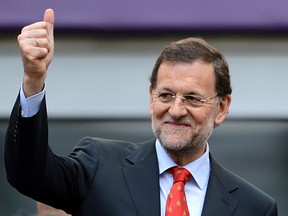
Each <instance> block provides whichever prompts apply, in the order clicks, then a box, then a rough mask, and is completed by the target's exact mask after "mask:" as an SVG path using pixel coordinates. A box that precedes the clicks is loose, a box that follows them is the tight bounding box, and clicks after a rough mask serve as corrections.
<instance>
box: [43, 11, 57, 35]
mask: <svg viewBox="0 0 288 216" xmlns="http://www.w3.org/2000/svg"><path fill="white" fill-rule="evenodd" d="M54 20H55V15H54V11H53V9H51V8H49V9H47V10H46V11H45V13H44V17H43V21H44V22H46V23H47V25H48V29H47V30H48V33H49V35H50V37H52V38H53V32H54Z"/></svg>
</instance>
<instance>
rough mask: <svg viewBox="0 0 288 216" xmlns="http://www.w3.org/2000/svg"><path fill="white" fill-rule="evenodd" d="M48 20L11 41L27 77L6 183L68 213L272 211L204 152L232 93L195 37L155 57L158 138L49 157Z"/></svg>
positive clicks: (221, 67) (85, 146)
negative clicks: (46, 80) (46, 78)
mask: <svg viewBox="0 0 288 216" xmlns="http://www.w3.org/2000/svg"><path fill="white" fill-rule="evenodd" d="M53 24H54V12H53V10H51V9H48V10H46V12H45V14H44V21H43V22H37V23H34V24H32V25H29V26H26V27H24V28H23V30H22V32H21V34H20V35H19V36H18V42H19V45H20V48H21V51H22V58H23V64H24V79H23V86H22V88H21V91H20V94H19V97H18V99H17V101H16V103H15V106H14V108H13V111H12V114H11V118H10V124H9V127H8V130H7V135H6V150H5V162H6V170H7V177H8V180H9V182H10V184H11V185H12V186H14V187H16V188H17V189H18V190H19V191H20V192H21V193H23V194H25V195H27V196H30V197H32V198H33V199H36V200H38V201H40V202H43V203H46V204H48V205H51V206H53V207H55V208H58V209H63V210H65V211H66V212H67V213H70V214H72V215H73V216H90V215H91V216H92V215H93V216H95V215H101V216H104V215H107V216H108V215H109V216H114V215H115V216H116V215H118V216H124V215H125V216H132V215H133V216H134V215H150V216H159V215H161V216H164V215H166V216H168V215H171V216H172V215H177V214H174V213H175V212H178V210H179V212H180V211H181V213H179V214H178V215H190V216H192V215H193V216H194V215H197V216H199V215H203V216H208V215H213V216H229V215H230V216H232V215H234V216H243V215H245V216H264V215H266V216H272V215H273V216H275V215H277V206H276V202H275V201H274V200H273V199H272V198H270V197H269V196H268V195H266V194H264V193H263V192H261V191H260V190H258V189H256V188H255V187H253V186H252V185H250V184H249V183H247V182H246V181H244V180H242V179H241V178H239V177H237V176H236V175H234V174H232V173H231V172H229V171H227V170H226V169H224V168H223V167H221V166H220V165H219V164H218V163H217V162H216V161H215V159H214V158H213V157H212V156H211V154H210V153H209V145H208V144H207V141H208V138H209V137H210V135H211V133H212V131H213V128H214V127H215V126H217V125H219V124H221V123H222V122H223V121H224V119H225V117H226V116H227V114H228V110H229V106H230V102H231V92H232V90H231V86H230V76H229V69H228V65H227V63H226V61H225V59H224V57H223V56H222V54H221V53H220V52H219V51H218V50H216V49H215V48H213V47H212V46H210V45H209V44H207V43H206V42H205V41H203V40H201V39H197V38H188V39H185V40H181V41H178V42H174V43H171V44H170V45H169V46H167V47H166V48H165V49H164V50H163V52H162V53H161V55H160V56H159V58H158V60H157V61H156V64H155V67H154V69H153V72H152V75H151V85H150V112H151V117H152V128H153V131H154V134H155V136H156V140H151V141H148V142H146V143H143V144H134V143H129V142H124V141H115V140H105V139H100V138H85V139H83V140H82V141H80V142H79V144H78V145H77V146H76V147H75V148H74V150H73V152H72V153H71V154H70V155H68V156H58V155H54V154H53V152H52V151H51V149H50V148H49V145H48V130H47V128H48V125H47V113H46V105H45V96H44V94H45V84H44V82H45V77H46V73H47V69H48V66H49V64H50V62H51V60H52V57H53V53H54V40H53ZM175 167H176V168H175ZM179 167H181V168H185V169H181V170H179V169H178V168H179ZM174 170H176V171H175V172H174ZM172 173H173V175H172ZM184 173H186V174H187V175H185V176H184V177H183V178H181V179H180V180H179V178H178V177H179V176H181V175H182V174H184ZM177 175H178V176H177ZM173 176H175V177H173ZM173 178H175V179H176V180H175V183H173V181H174V180H173ZM172 185H173V187H172ZM174 186H175V187H174ZM171 187H172V188H171ZM170 188H171V192H169V191H170ZM175 188H176V190H174V189H175ZM183 188H185V189H184V190H183ZM179 191H180V192H179ZM184 192H185V193H184ZM178 196H179V197H180V196H181V197H182V198H181V200H180V198H179V199H178V198H177V199H176V200H175V198H174V197H178ZM173 200H175V202H174V203H173ZM186 201H187V202H186ZM166 203H167V204H166ZM166 205H167V206H166ZM178 208H179V209H178Z"/></svg>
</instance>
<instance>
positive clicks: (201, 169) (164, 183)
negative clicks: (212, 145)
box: [20, 87, 210, 216]
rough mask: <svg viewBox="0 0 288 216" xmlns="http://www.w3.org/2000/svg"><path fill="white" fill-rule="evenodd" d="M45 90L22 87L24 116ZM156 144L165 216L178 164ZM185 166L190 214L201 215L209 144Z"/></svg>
mask: <svg viewBox="0 0 288 216" xmlns="http://www.w3.org/2000/svg"><path fill="white" fill-rule="evenodd" d="M45 92H46V88H45V87H44V89H43V91H41V92H40V93H38V94H36V95H33V96H31V97H28V98H25V95H24V92H23V89H22V87H21V89H20V106H21V115H22V117H31V116H33V115H35V114H36V113H37V112H38V111H39V109H40V104H41V101H42V100H43V98H44V95H45ZM155 145H156V153H157V158H158V164H159V184H160V204H161V216H165V209H166V199H167V196H168V194H169V192H170V189H171V187H172V185H173V176H172V174H170V173H168V172H167V170H168V169H169V168H171V167H173V166H177V164H176V163H175V162H174V161H173V160H172V159H171V158H170V157H169V156H168V155H167V153H166V151H165V150H164V149H163V148H162V146H161V144H160V142H159V140H157V141H156V143H155ZM184 168H186V169H187V170H189V171H190V173H191V174H192V177H191V178H190V179H189V180H188V181H187V182H186V184H185V193H186V199H187V204H188V209H189V213H190V216H201V213H202V209H203V204H204V199H205V194H206V190H207V185H208V180H209V175H210V160H209V146H208V144H207V148H206V152H205V153H204V154H203V155H202V156H201V157H200V158H198V159H197V160H196V161H193V162H192V163H190V164H188V165H186V166H184Z"/></svg>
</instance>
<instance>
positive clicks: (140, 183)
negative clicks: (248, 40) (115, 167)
mask: <svg viewBox="0 0 288 216" xmlns="http://www.w3.org/2000/svg"><path fill="white" fill-rule="evenodd" d="M154 143H155V140H153V141H150V142H147V143H144V144H142V146H141V147H140V148H139V149H137V150H136V151H135V152H133V153H132V154H131V155H129V156H128V157H127V158H126V159H127V160H128V161H129V162H130V163H131V166H127V167H124V168H123V169H122V171H123V174H124V176H125V179H126V181H127V185H128V188H129V190H130V193H131V196H132V199H133V201H134V204H135V207H136V210H137V214H138V215H139V216H141V215H143V216H144V215H145V216H146V215H151V216H154V215H155V216H158V215H160V194H159V191H160V187H159V168H158V160H157V155H156V150H155V144H154Z"/></svg>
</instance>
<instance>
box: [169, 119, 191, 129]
mask: <svg viewBox="0 0 288 216" xmlns="http://www.w3.org/2000/svg"><path fill="white" fill-rule="evenodd" d="M164 125H167V126H171V127H176V128H184V127H185V128H186V127H190V124H188V123H185V122H171V121H167V122H164Z"/></svg>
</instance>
